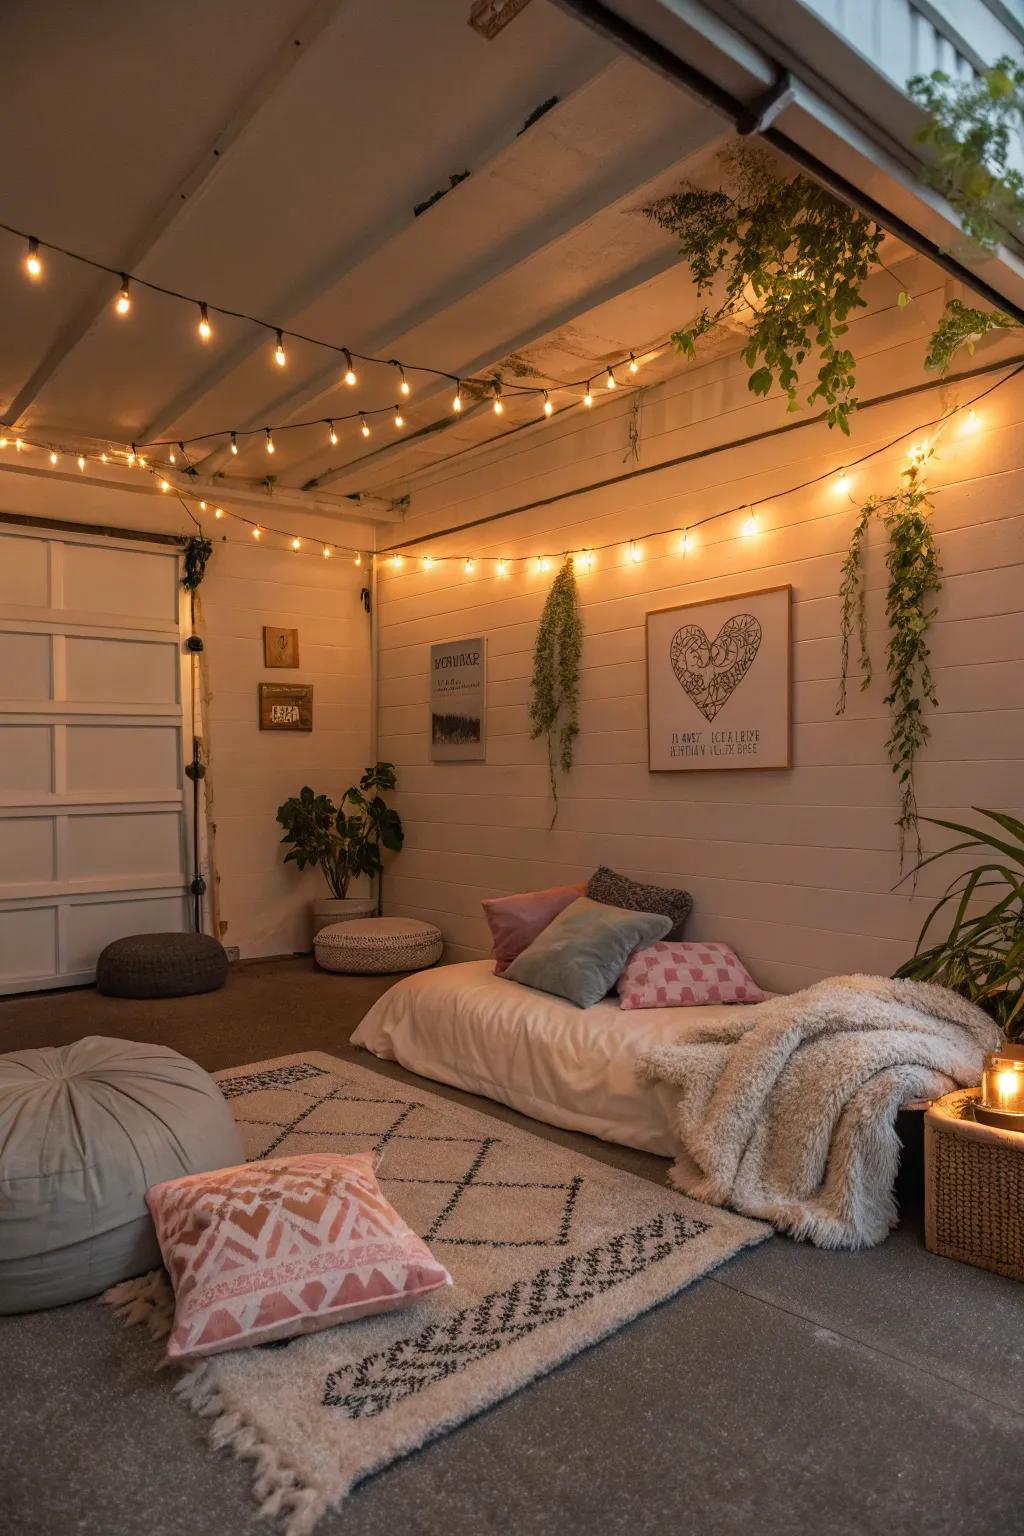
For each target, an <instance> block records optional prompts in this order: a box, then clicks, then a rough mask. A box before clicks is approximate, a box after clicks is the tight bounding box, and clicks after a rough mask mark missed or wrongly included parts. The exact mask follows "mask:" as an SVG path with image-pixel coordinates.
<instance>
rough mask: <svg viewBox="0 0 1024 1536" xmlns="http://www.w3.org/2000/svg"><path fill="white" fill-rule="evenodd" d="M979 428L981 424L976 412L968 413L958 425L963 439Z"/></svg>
mask: <svg viewBox="0 0 1024 1536" xmlns="http://www.w3.org/2000/svg"><path fill="white" fill-rule="evenodd" d="M980 426H981V422H980V421H979V420H978V413H977V411H968V412H967V414H966V416H965V417H964V419H963V421H962V422H961V423H960V431H961V432H962V433H963V435H964V436H965V437H967V436H969V435H970V433H972V432H977V430H978V428H979V427H980Z"/></svg>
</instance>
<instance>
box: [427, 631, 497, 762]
mask: <svg viewBox="0 0 1024 1536" xmlns="http://www.w3.org/2000/svg"><path fill="white" fill-rule="evenodd" d="M486 654H487V653H486V642H485V641H484V640H483V639H477V640H451V641H447V642H446V643H445V644H443V645H432V646H431V647H430V757H431V761H432V762H435V763H453V762H461V763H466V762H472V761H474V760H475V759H480V758H483V757H486V755H487V743H486V715H485V703H484V682H485V670H486V667H485V663H486Z"/></svg>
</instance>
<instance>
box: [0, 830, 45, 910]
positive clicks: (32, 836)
mask: <svg viewBox="0 0 1024 1536" xmlns="http://www.w3.org/2000/svg"><path fill="white" fill-rule="evenodd" d="M56 878H57V872H56V865H55V859H54V825H53V819H52V817H49V816H4V817H0V894H8V893H9V891H10V888H11V887H16V886H19V885H34V884H41V883H43V882H44V881H46V880H55V879H56Z"/></svg>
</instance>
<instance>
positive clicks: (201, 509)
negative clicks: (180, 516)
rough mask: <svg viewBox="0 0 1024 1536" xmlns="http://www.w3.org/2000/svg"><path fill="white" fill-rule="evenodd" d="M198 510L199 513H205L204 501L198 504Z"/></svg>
mask: <svg viewBox="0 0 1024 1536" xmlns="http://www.w3.org/2000/svg"><path fill="white" fill-rule="evenodd" d="M199 510H200V512H205V511H206V502H205V501H201V502H200V503H199Z"/></svg>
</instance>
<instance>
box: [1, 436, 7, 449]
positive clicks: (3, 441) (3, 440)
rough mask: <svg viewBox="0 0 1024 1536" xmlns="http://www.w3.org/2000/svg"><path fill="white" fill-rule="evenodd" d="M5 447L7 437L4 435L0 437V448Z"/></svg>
mask: <svg viewBox="0 0 1024 1536" xmlns="http://www.w3.org/2000/svg"><path fill="white" fill-rule="evenodd" d="M6 447H7V439H6V437H0V448H6Z"/></svg>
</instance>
